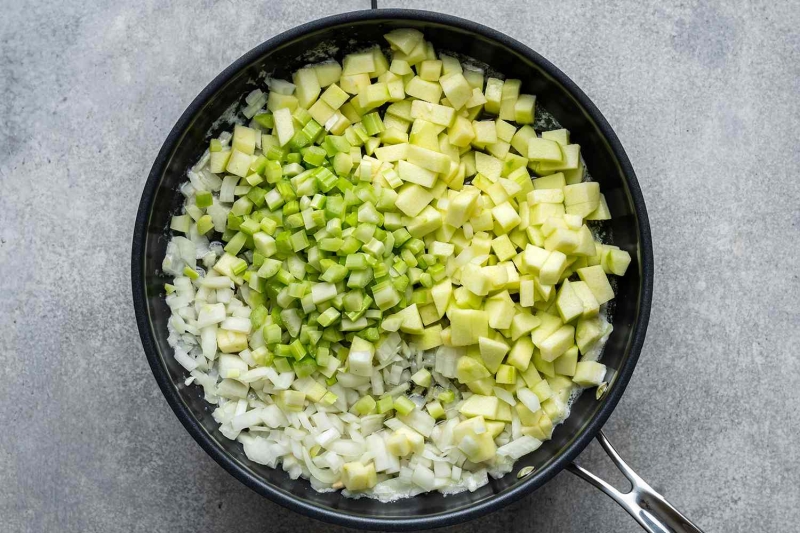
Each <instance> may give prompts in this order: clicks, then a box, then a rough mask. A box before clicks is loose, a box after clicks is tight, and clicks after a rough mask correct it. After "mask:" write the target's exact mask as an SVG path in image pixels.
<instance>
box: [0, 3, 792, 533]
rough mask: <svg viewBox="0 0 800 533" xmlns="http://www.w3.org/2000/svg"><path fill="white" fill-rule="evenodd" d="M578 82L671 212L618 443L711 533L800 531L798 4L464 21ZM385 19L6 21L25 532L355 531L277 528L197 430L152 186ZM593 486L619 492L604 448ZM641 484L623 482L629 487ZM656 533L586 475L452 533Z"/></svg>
mask: <svg viewBox="0 0 800 533" xmlns="http://www.w3.org/2000/svg"><path fill="white" fill-rule="evenodd" d="M380 4H381V6H383V7H389V6H390V4H391V5H392V6H394V7H413V8H423V9H432V10H436V11H442V12H447V13H452V14H455V15H459V16H462V17H465V18H471V19H475V20H477V21H479V22H481V23H483V24H486V25H489V26H492V27H494V28H497V29H498V30H501V31H503V32H506V33H508V34H509V35H511V36H512V37H515V38H517V39H519V40H520V41H522V42H523V43H525V44H527V45H529V46H530V47H532V48H534V49H535V50H537V51H539V52H540V53H542V54H543V55H544V56H545V57H547V58H548V59H550V60H551V61H552V62H553V63H555V64H556V65H557V66H558V67H560V68H561V69H562V70H563V71H564V72H565V73H566V74H567V75H569V76H570V77H572V79H573V80H575V82H576V83H577V84H578V85H579V86H580V87H581V88H583V90H584V91H585V92H586V93H587V94H588V95H589V96H590V97H591V98H592V99H593V100H594V102H595V103H596V104H597V106H598V107H599V108H600V110H601V111H602V112H603V114H604V115H605V116H606V117H607V118H608V120H609V122H610V123H611V125H612V126H613V127H614V128H615V130H616V132H617V134H618V135H619V137H620V139H621V140H622V143H623V145H624V146H625V148H626V150H627V152H628V155H629V156H630V159H631V160H632V162H633V165H634V167H635V168H636V171H637V173H638V176H639V180H640V183H641V186H642V190H643V192H644V197H645V199H646V201H647V207H648V211H649V213H650V220H651V224H652V231H653V243H654V249H655V259H656V269H655V274H656V276H655V288H654V289H655V292H654V297H653V310H652V315H651V320H650V328H649V332H648V336H647V341H646V343H645V346H644V350H643V352H642V356H641V359H640V361H639V365H638V366H637V368H636V372H635V374H634V376H633V379H632V381H631V383H630V385H629V386H628V390H627V392H626V393H625V396H624V397H623V399H622V401H621V402H620V404H619V406H618V407H617V409H616V411H615V412H614V414H613V415H612V416H611V419H610V420H609V422H608V424H607V425H606V434H607V435H608V436H609V437H610V438H611V439H612V441H613V442H614V443H615V444H616V446H617V447H618V449H619V451H620V452H621V454H622V456H623V457H624V458H626V459H627V460H628V461H629V462H630V464H631V465H632V466H633V467H634V468H635V469H637V470H638V472H639V473H640V474H641V475H642V476H643V477H644V478H645V479H647V480H648V481H650V482H651V483H652V484H653V486H654V487H655V488H656V489H657V490H660V491H662V492H663V493H664V494H665V495H666V496H667V497H668V498H669V499H670V500H671V501H672V502H673V503H674V504H675V505H676V506H677V507H678V508H679V509H681V510H682V511H684V512H685V514H686V515H687V516H689V517H690V518H692V519H694V520H696V521H697V522H698V523H699V524H700V525H701V526H703V527H704V528H705V529H706V530H707V531H720V532H723V531H724V532H727V533H733V532H751V531H793V530H796V529H797V524H798V523H800V506H798V505H797V503H798V502H800V489H799V488H798V486H800V452H799V451H798V450H800V447H798V445H797V442H796V438H797V435H798V432H799V431H800V415H799V414H798V413H799V412H800V411H799V410H798V404H800V364H798V357H799V356H800V350H798V345H800V332H799V331H800V312H799V311H798V308H800V279H798V273H799V272H800V266H799V265H800V179H798V176H797V169H798V168H799V167H800V155H799V154H800V152H798V150H797V142H798V138H800V105H798V94H799V93H800V34H799V33H798V28H799V27H800V10H798V9H797V5H796V4H794V5H792V2H785V1H784V2H781V1H779V2H770V3H766V2H764V3H761V2H749V1H733V2H721V1H715V2H700V1H688V2H680V3H672V2H662V1H659V2H653V1H643V2H642V1H630V2H602V1H593V2H580V1H573V0H564V1H560V2H553V3H549V2H528V3H526V2H501V1H493V2H490V3H488V2H477V1H462V2H444V1H435V0H426V1H419V0H407V1H405V2H402V3H398V2H385V1H381V2H380ZM367 6H368V1H367V0H359V1H355V0H348V1H345V2H326V1H318V0H317V1H299V0H294V1H292V2H288V1H286V2H284V1H280V2H278V1H262V2H252V1H250V2H243V1H239V0H230V1H227V2H209V1H205V2H196V1H189V0H176V1H174V2H155V1H148V2H100V1H89V2H79V1H75V0H66V1H64V2H56V3H53V2H44V1H42V0H31V1H28V2H6V3H4V5H3V7H2V10H3V15H2V17H0V95H2V100H1V101H0V186H1V187H0V271H1V272H2V275H0V357H2V360H1V361H0V398H2V399H3V404H2V407H0V425H1V426H2V428H3V429H2V431H0V517H2V521H3V526H2V529H3V531H9V532H39V531H70V532H72V531H85V532H103V533H108V532H117V531H119V532H122V531H142V532H153V531H202V532H204V533H211V532H216V531H220V532H222V531H237V530H249V531H274V532H277V531H287V532H288V531H292V532H294V531H313V530H320V531H321V530H326V531H333V530H336V531H341V530H339V529H337V528H332V527H326V526H323V525H322V524H320V523H317V522H313V521H311V520H309V519H305V518H302V517H300V516H298V515H295V514H293V513H292V512H290V511H287V510H285V509H283V508H281V507H279V506H277V505H274V504H271V503H270V502H268V501H266V500H265V499H263V498H261V497H260V496H258V495H256V494H255V493H253V492H251V491H250V490H248V489H247V488H245V487H244V486H243V485H241V484H239V482H237V481H236V480H234V479H233V478H232V477H231V476H229V475H228V474H227V473H226V472H225V471H223V470H222V468H220V467H219V466H217V464H216V463H214V461H212V460H211V459H210V458H209V457H208V456H207V455H206V454H205V453H204V452H203V451H202V450H201V449H200V447H199V446H198V445H197V444H195V442H194V441H193V440H192V439H191V437H189V435H188V434H187V433H186V432H185V431H184V429H183V428H182V426H181V425H180V423H179V422H178V420H177V418H176V417H175V416H174V415H173V414H172V412H171V411H170V409H169V407H168V406H167V404H166V402H165V401H164V399H163V397H162V396H161V393H160V392H159V390H158V388H157V387H156V383H155V381H154V379H153V377H152V375H151V373H150V369H149V368H148V366H147V363H146V361H145V357H144V354H143V352H142V348H141V344H140V341H139V336H138V333H137V331H136V327H135V323H134V314H133V308H132V304H131V295H130V292H131V291H130V281H129V270H128V265H129V257H130V256H129V254H130V251H129V250H130V240H131V235H132V228H133V221H134V217H135V213H136V209H137V205H138V202H139V196H140V194H141V190H142V186H143V184H144V180H145V177H146V175H147V172H148V171H149V168H150V165H151V164H152V161H153V159H154V157H155V155H156V153H157V151H158V149H159V147H160V146H161V143H162V142H163V140H164V138H165V136H166V134H167V132H168V131H169V129H170V128H171V127H172V125H173V124H174V123H175V121H176V120H177V118H178V116H179V115H180V114H181V113H182V112H183V110H184V109H185V108H186V106H187V105H188V104H189V102H190V101H191V100H192V99H193V98H194V97H195V95H196V94H197V93H198V92H199V91H200V90H201V89H202V88H203V87H204V86H205V85H206V84H207V83H208V82H209V81H210V80H211V79H212V78H213V77H214V76H215V75H216V74H217V73H218V72H220V71H221V70H222V69H223V68H224V67H225V66H227V65H228V64H229V63H230V62H231V61H233V60H234V59H235V58H237V57H238V56H240V55H241V54H243V53H244V52H245V51H247V50H249V49H250V48H252V47H253V46H255V45H256V44H258V43H260V42H261V41H263V40H265V39H267V38H269V37H271V36H273V35H275V34H277V33H279V32H281V31H284V30H286V29H288V28H290V27H292V26H295V25H297V24H300V23H303V22H306V21H309V20H311V19H313V18H316V17H321V16H324V15H328V14H333V13H339V12H343V11H348V10H355V9H363V8H365V7H367ZM581 463H582V464H584V465H586V466H588V467H590V468H591V469H593V470H595V471H598V472H599V473H601V474H602V475H607V476H609V475H610V476H612V478H613V477H614V474H613V472H612V470H613V468H612V467H611V466H610V463H609V461H608V460H607V459H606V458H605V457H604V456H603V454H602V452H601V451H600V449H599V447H598V446H597V445H594V444H593V445H591V446H590V447H589V449H587V451H586V452H584V454H583V455H582V457H581ZM619 478H620V476H616V479H619ZM456 530H457V531H475V532H478V531H481V532H483V531H490V532H501V531H503V532H505V531H559V532H561V531H563V532H567V531H575V532H584V531H603V532H622V531H630V532H636V531H639V529H638V527H637V526H636V525H635V523H634V522H633V521H632V520H631V519H630V518H629V517H628V516H627V515H626V514H625V513H624V512H623V511H622V510H621V509H620V508H618V507H617V506H616V505H615V504H614V503H613V502H612V501H611V500H609V499H608V498H607V497H606V496H604V495H603V494H601V493H599V492H598V491H596V490H595V489H593V488H591V487H589V486H588V485H586V484H585V483H583V482H582V481H580V480H578V479H577V478H575V477H573V476H571V475H570V474H568V473H562V474H560V475H558V476H557V477H556V478H555V479H554V480H553V481H552V482H551V483H549V484H548V485H547V486H545V487H544V488H543V489H541V490H539V491H538V492H536V493H535V494H533V495H531V496H530V497H528V498H526V499H524V500H522V501H520V502H518V503H516V504H514V505H512V506H511V507H509V508H507V509H505V510H503V511H500V512H497V513H495V514H493V515H491V516H488V517H484V518H481V519H478V520H475V521H473V522H470V523H468V524H466V525H464V526H461V527H458V528H453V529H451V531H456Z"/></svg>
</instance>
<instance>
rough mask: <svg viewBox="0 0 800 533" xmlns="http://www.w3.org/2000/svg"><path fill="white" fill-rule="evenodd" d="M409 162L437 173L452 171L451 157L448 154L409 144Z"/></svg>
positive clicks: (407, 156) (407, 154)
mask: <svg viewBox="0 0 800 533" xmlns="http://www.w3.org/2000/svg"><path fill="white" fill-rule="evenodd" d="M406 159H407V161H408V162H409V163H411V164H414V165H417V166H419V167H422V168H424V169H427V170H430V171H431V172H435V173H437V174H446V173H448V172H449V171H450V162H451V159H450V158H449V157H448V156H447V155H446V154H442V153H439V152H436V151H434V150H429V149H428V148H423V147H421V146H416V145H413V144H409V146H408V149H407V151H406Z"/></svg>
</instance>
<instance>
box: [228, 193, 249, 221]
mask: <svg viewBox="0 0 800 533" xmlns="http://www.w3.org/2000/svg"><path fill="white" fill-rule="evenodd" d="M252 211H253V202H252V201H251V200H250V199H249V198H248V197H246V196H242V197H241V198H239V199H238V200H236V201H235V202H233V205H232V206H231V213H233V214H234V215H236V216H237V217H240V216H243V215H249V214H250V213H251V212H252Z"/></svg>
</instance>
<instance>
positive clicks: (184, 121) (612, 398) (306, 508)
mask: <svg viewBox="0 0 800 533" xmlns="http://www.w3.org/2000/svg"><path fill="white" fill-rule="evenodd" d="M382 19H392V20H411V21H423V22H433V23H438V24H443V25H447V26H451V27H455V28H458V29H461V30H465V31H470V32H473V33H476V34H480V35H482V36H483V37H486V38H489V39H491V40H494V41H496V42H498V43H499V44H501V45H503V46H505V47H506V48H508V49H510V50H512V51H514V52H516V53H517V54H519V55H521V56H524V57H526V58H527V59H528V60H530V61H531V62H532V63H534V64H536V65H537V66H539V67H540V68H541V69H542V70H544V71H545V72H547V74H548V75H550V76H551V77H552V78H553V79H554V80H555V81H556V82H558V83H559V84H561V85H562V86H563V88H564V89H565V90H566V91H567V92H568V93H569V94H570V95H571V97H572V98H574V99H575V100H576V101H577V102H578V104H579V105H580V106H581V107H582V108H583V109H584V111H585V112H586V113H587V115H588V116H589V118H590V119H591V120H592V121H594V123H595V125H596V126H597V128H598V130H599V131H600V133H601V134H602V136H603V137H604V139H605V140H606V142H608V143H609V147H610V148H611V151H612V152H613V153H614V155H615V157H616V158H617V162H618V163H619V166H620V169H621V171H622V176H623V178H624V180H625V182H626V184H627V186H628V190H629V193H630V195H631V198H632V199H633V206H634V211H635V214H636V219H637V222H638V239H639V252H640V257H639V264H640V268H641V292H640V300H639V309H638V319H637V320H636V322H635V323H634V325H633V331H632V334H631V340H630V348H629V355H628V357H627V359H626V360H625V363H624V364H623V365H622V366H621V367H620V368H619V369H617V379H616V383H615V385H614V386H613V387H611V388H610V390H609V393H608V395H607V397H606V398H605V399H604V405H603V406H602V408H601V409H600V410H599V411H598V413H597V414H596V415H595V416H594V417H592V418H591V419H590V420H589V422H588V423H587V425H586V426H585V427H584V430H583V431H582V432H580V433H579V434H577V435H576V436H575V437H574V438H573V440H572V442H571V443H570V444H568V445H567V447H566V450H565V451H564V452H563V453H562V454H561V455H560V456H559V457H557V458H556V459H555V460H554V461H552V462H550V463H549V464H548V465H547V466H545V467H544V468H543V469H542V470H539V471H537V473H536V474H535V475H534V476H531V477H530V479H527V480H525V481H523V482H521V483H519V484H518V485H516V486H514V487H511V488H509V489H507V490H506V491H504V492H503V493H501V494H497V495H494V496H492V497H489V498H486V499H485V500H483V501H480V502H477V503H475V504H471V505H470V506H468V507H463V508H460V509H454V510H452V511H444V512H441V513H437V514H432V515H426V516H423V517H414V516H410V517H403V518H381V517H369V516H361V515H355V514H352V513H348V512H344V511H339V510H335V509H329V508H325V507H319V506H317V505H314V504H312V503H310V502H307V501H305V500H303V499H301V498H299V497H297V496H294V495H292V494H290V493H288V492H285V491H282V490H280V489H279V487H275V486H273V485H270V484H269V483H268V482H266V481H264V480H262V479H260V478H259V477H258V476H255V475H253V474H252V473H251V472H249V471H247V470H246V469H245V468H242V467H241V466H240V465H239V464H238V463H237V461H235V460H234V459H233V458H232V457H231V456H230V455H228V454H227V453H226V452H225V451H224V450H223V449H222V448H221V447H219V446H218V445H217V444H216V442H215V441H214V439H212V438H211V436H210V435H209V434H208V433H207V432H206V430H205V429H204V428H203V427H202V426H201V425H200V423H199V422H198V420H197V419H196V418H195V417H194V415H193V414H192V413H191V411H190V410H189V408H188V407H187V406H186V405H185V404H184V403H183V401H182V400H181V398H180V396H179V394H178V389H177V387H176V383H175V382H173V381H172V379H171V378H170V376H169V372H168V370H167V368H166V367H165V366H164V365H163V362H162V359H161V357H160V356H159V352H158V348H157V345H156V341H155V336H154V334H153V331H152V327H153V326H152V323H151V321H150V315H149V311H148V305H147V296H146V287H145V281H144V280H145V277H144V276H145V272H144V258H145V245H146V242H147V228H148V222H149V218H150V215H151V212H152V208H153V202H154V199H155V195H156V191H157V189H158V185H159V183H160V181H161V177H162V176H163V174H164V173H165V172H166V170H167V166H168V163H169V161H170V159H171V156H172V154H173V152H174V150H175V148H176V147H177V146H178V144H179V143H180V141H181V139H182V138H183V135H184V133H185V131H186V129H187V128H188V127H189V125H190V124H191V122H192V120H193V119H194V117H195V116H196V115H197V113H198V112H199V111H200V110H201V109H202V108H203V107H204V105H205V104H206V103H207V102H208V101H209V100H210V99H211V98H212V97H213V95H214V94H216V93H217V92H218V91H219V90H221V89H222V88H223V87H224V86H225V85H226V84H227V83H228V82H229V81H231V80H232V79H233V78H234V77H235V76H236V75H237V74H238V73H239V72H240V71H241V70H243V69H245V68H247V66H248V65H250V64H251V63H253V62H255V61H257V60H258V59H259V58H260V57H261V56H262V55H264V54H266V53H268V52H269V51H271V50H273V49H275V48H278V47H280V46H282V45H284V44H286V43H289V42H291V41H294V40H295V39H298V38H300V37H302V36H303V35H306V34H308V33H312V32H315V31H318V30H322V29H325V28H328V27H331V26H337V25H342V24H350V23H354V22H363V21H375V20H382ZM131 285H132V291H133V304H134V309H135V313H136V322H137V326H138V329H139V334H140V337H141V341H142V347H143V349H144V351H145V355H146V357H147V360H148V363H149V365H150V368H151V370H152V372H153V375H154V377H155V379H156V382H157V383H158V386H159V388H160V389H161V392H162V393H163V394H164V397H165V399H166V400H167V403H168V404H169V406H170V407H171V408H172V410H173V411H174V412H175V415H176V416H177V417H178V419H179V420H180V421H181V423H182V424H183V426H184V427H185V428H186V430H187V431H188V432H189V434H190V435H191V436H192V437H193V438H194V439H195V441H196V442H197V443H198V444H199V445H200V446H201V447H202V448H203V449H204V450H205V451H206V453H208V454H209V455H210V456H211V457H212V458H213V459H214V460H215V461H216V462H217V463H218V464H219V465H221V466H222V467H223V468H224V469H225V470H227V471H228V472H229V473H230V474H231V475H233V476H234V477H235V478H236V479H238V480H239V481H240V482H242V483H243V484H244V485H246V486H247V487H249V488H250V489H252V490H254V491H255V492H257V493H259V494H261V495H262V496H265V497H267V498H268V499H270V500H271V501H273V502H275V503H278V504H280V505H282V506H284V507H286V508H288V509H291V510H292V511H295V512H298V513H301V514H303V515H305V516H309V517H311V518H314V519H317V520H323V521H326V522H329V523H333V524H336V525H340V526H347V527H355V528H362V529H382V530H389V531H403V530H418V529H428V528H436V527H443V526H448V525H454V524H457V523H461V522H464V521H467V520H470V519H473V518H476V517H478V516H480V515H483V514H487V513H490V512H492V511H495V510H498V509H500V508H502V507H505V506H506V505H508V504H510V503H512V502H514V501H517V500H519V499H520V498H522V497H524V496H526V495H528V494H530V493H532V492H533V491H535V490H536V489H538V488H539V487H541V486H542V485H544V484H545V483H547V482H548V481H549V480H550V479H552V478H553V477H554V476H555V475H556V474H557V473H559V472H560V471H561V470H563V469H564V468H565V467H566V466H567V465H568V464H569V463H570V462H571V461H572V460H574V459H575V458H576V457H577V456H578V455H579V454H580V453H581V452H582V451H583V449H584V448H585V447H586V446H587V445H588V444H589V442H591V440H592V439H593V438H594V437H595V435H596V434H597V433H598V432H599V431H600V429H601V427H602V426H603V424H604V423H605V422H606V420H607V419H608V417H609V416H610V415H611V412H612V411H613V410H614V408H615V407H616V405H617V403H618V402H619V400H620V398H621V396H622V394H623V393H624V391H625V388H626V387H627V384H628V382H629V381H630V378H631V376H632V374H633V370H634V368H635V366H636V363H637V361H638V359H639V356H640V353H641V349H642V346H643V343H644V338H645V334H646V330H647V325H648V320H649V315H650V307H651V301H652V290H653V289H652V286H653V251H652V241H651V235H650V224H649V220H648V217H647V212H646V208H645V203H644V198H643V196H642V192H641V188H640V186H639V182H638V181H637V179H636V175H635V173H634V170H633V167H632V165H631V163H630V160H629V159H628V157H627V155H626V153H625V151H624V149H623V147H622V144H621V143H620V141H619V139H618V138H617V135H616V134H615V133H614V131H613V129H612V128H611V126H610V125H609V123H608V121H607V120H606V119H605V117H604V116H603V115H602V114H601V113H600V111H599V110H598V109H597V107H596V106H595V105H594V103H593V102H592V101H591V100H590V99H589V97H588V96H587V95H586V94H585V93H584V92H583V91H582V90H581V89H580V88H579V87H578V86H577V85H576V84H575V83H574V82H573V81H572V80H571V79H570V78H569V77H568V76H567V75H566V74H564V73H563V72H562V71H561V70H559V69H558V68H557V67H556V66H555V65H553V64H552V63H550V61H548V60H547V59H545V58H544V57H542V56H541V55H540V54H538V53H537V52H535V51H534V50H532V49H531V48H529V47H527V46H526V45H524V44H522V43H520V42H519V41H517V40H516V39H513V38H511V37H509V36H507V35H505V34H504V33H502V32H500V31H498V30H494V29H492V28H489V27H487V26H484V25H482V24H478V23H476V22H472V21H469V20H466V19H462V18H459V17H455V16H452V15H444V14H441V13H435V12H431V11H422V10H410V9H380V10H364V11H354V12H348V13H343V14H338V15H333V16H329V17H325V18H321V19H317V20H314V21H311V22H308V23H305V24H302V25H300V26H297V27H294V28H291V29H289V30H287V31H285V32H283V33H281V34H279V35H277V36H275V37H273V38H271V39H269V40H267V41H264V42H263V43H261V44H259V45H258V46H256V47H254V48H253V49H252V50H250V51H249V52H247V53H245V54H244V55H242V56H241V57H240V58H239V59H237V60H236V61H234V62H233V63H232V64H231V65H229V66H228V67H227V68H225V69H224V70H223V71H222V72H221V73H220V74H219V75H217V76H216V77H215V78H214V79H213V80H212V81H211V82H210V83H209V84H208V85H207V86H206V87H205V88H204V89H203V90H202V91H201V92H200V94H199V95H198V96H197V97H196V98H194V100H193V101H192V102H191V103H190V104H189V106H188V107H187V108H186V110H185V111H184V112H183V114H182V115H181V117H180V118H179V119H178V121H177V122H176V123H175V125H174V126H173V128H172V129H171V130H170V132H169V134H168V136H167V138H166V140H165V141H164V144H163V145H162V147H161V149H160V150H159V153H158V155H157V157H156V159H155V161H154V163H153V166H152V168H151V171H150V173H149V175H148V178H147V181H146V183H145V186H144V191H143V193H142V196H141V200H140V204H139V208H138V211H137V216H136V222H135V227H134V234H133V242H132V253H131Z"/></svg>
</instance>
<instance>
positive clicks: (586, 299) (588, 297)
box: [564, 281, 600, 318]
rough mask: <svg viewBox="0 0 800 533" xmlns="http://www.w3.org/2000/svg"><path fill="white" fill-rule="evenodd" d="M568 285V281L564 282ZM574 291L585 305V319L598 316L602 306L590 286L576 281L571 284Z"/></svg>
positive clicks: (583, 313) (583, 314)
mask: <svg viewBox="0 0 800 533" xmlns="http://www.w3.org/2000/svg"><path fill="white" fill-rule="evenodd" d="M564 283H566V281H565V282H564ZM571 286H572V290H573V292H574V293H575V296H577V297H578V298H579V299H580V301H581V304H582V305H583V312H582V316H583V318H589V317H593V316H595V315H597V313H599V312H600V304H599V303H598V302H597V298H595V297H594V293H593V292H592V291H591V290H590V289H589V287H588V285H586V283H584V282H582V281H574V282H572V283H571Z"/></svg>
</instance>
